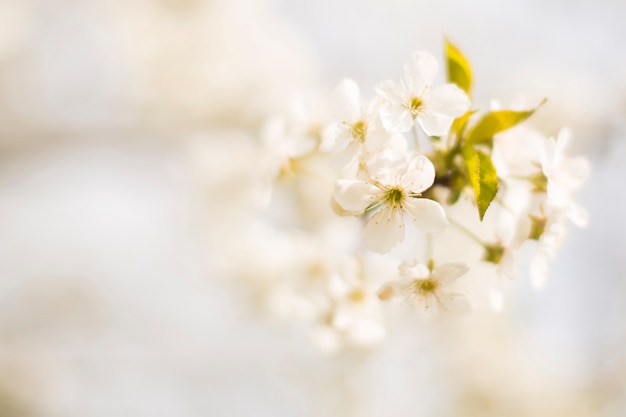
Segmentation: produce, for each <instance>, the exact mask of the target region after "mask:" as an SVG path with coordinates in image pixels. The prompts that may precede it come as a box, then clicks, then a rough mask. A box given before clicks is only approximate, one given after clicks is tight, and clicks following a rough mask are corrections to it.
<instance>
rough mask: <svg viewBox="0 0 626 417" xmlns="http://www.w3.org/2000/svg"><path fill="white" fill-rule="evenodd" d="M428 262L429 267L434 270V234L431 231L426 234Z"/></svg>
mask: <svg viewBox="0 0 626 417" xmlns="http://www.w3.org/2000/svg"><path fill="white" fill-rule="evenodd" d="M426 262H427V264H428V269H429V270H430V271H431V272H432V270H433V268H434V263H435V262H434V261H433V235H432V234H430V233H427V234H426Z"/></svg>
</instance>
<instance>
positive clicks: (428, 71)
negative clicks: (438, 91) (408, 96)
mask: <svg viewBox="0 0 626 417" xmlns="http://www.w3.org/2000/svg"><path fill="white" fill-rule="evenodd" d="M436 76H437V60H436V59H435V57H434V56H432V54H430V53H429V52H419V51H414V52H411V54H409V56H408V57H407V59H406V61H404V79H405V80H406V83H407V86H408V87H409V90H410V91H411V92H413V93H416V94H420V95H421V94H422V93H423V92H424V91H423V90H424V89H425V88H428V86H429V85H431V84H432V82H433V81H434V80H435V77H436Z"/></svg>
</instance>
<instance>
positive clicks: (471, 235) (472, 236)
mask: <svg viewBox="0 0 626 417" xmlns="http://www.w3.org/2000/svg"><path fill="white" fill-rule="evenodd" d="M448 221H449V222H450V224H452V225H453V226H454V227H456V228H457V229H458V230H459V231H461V232H463V234H464V235H465V236H467V237H469V238H470V239H472V240H473V241H474V242H476V243H478V244H479V245H480V246H482V247H486V246H487V244H486V243H485V242H483V241H482V239H480V238H479V237H478V236H476V235H475V234H474V233H473V232H472V231H470V230H469V229H468V228H466V227H465V226H463V225H462V224H461V223H459V222H457V221H455V220H452V219H451V218H450V217H448Z"/></svg>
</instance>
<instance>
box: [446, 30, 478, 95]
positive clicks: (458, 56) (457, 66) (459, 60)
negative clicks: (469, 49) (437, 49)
mask: <svg viewBox="0 0 626 417" xmlns="http://www.w3.org/2000/svg"><path fill="white" fill-rule="evenodd" d="M445 49H446V62H447V69H448V81H450V82H452V83H455V84H456V85H458V86H459V88H461V89H462V90H463V91H465V92H466V93H467V95H470V90H471V89H472V69H471V67H470V64H469V62H468V61H467V58H465V56H464V55H463V54H462V53H461V51H460V50H459V49H458V48H457V47H456V46H454V45H453V44H452V43H450V41H448V40H446V41H445Z"/></svg>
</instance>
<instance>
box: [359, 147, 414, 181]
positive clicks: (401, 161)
mask: <svg viewBox="0 0 626 417" xmlns="http://www.w3.org/2000/svg"><path fill="white" fill-rule="evenodd" d="M406 169H407V161H406V157H405V156H404V155H401V154H399V153H398V152H394V151H391V150H385V151H383V152H379V153H377V154H376V155H374V156H373V157H372V158H371V159H370V160H369V161H368V162H367V171H368V172H369V174H370V176H371V177H372V179H374V180H376V181H379V182H380V183H382V184H385V185H395V179H396V177H397V176H399V175H402V174H404V172H405V171H406Z"/></svg>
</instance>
